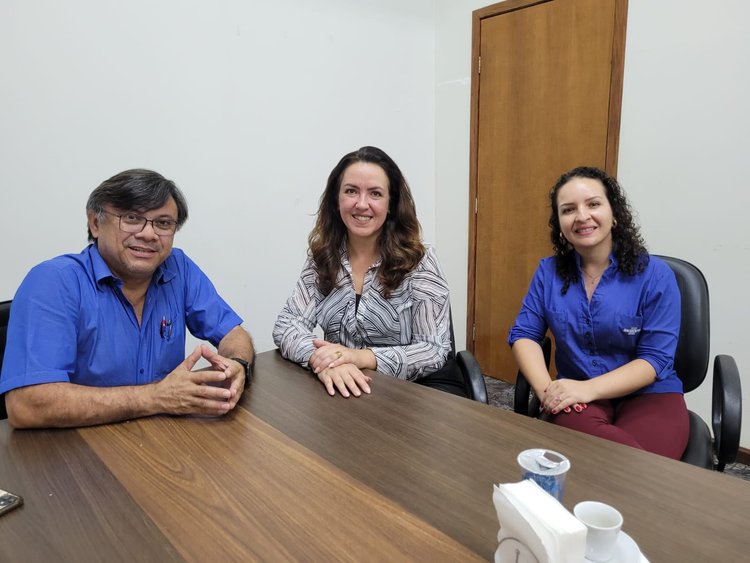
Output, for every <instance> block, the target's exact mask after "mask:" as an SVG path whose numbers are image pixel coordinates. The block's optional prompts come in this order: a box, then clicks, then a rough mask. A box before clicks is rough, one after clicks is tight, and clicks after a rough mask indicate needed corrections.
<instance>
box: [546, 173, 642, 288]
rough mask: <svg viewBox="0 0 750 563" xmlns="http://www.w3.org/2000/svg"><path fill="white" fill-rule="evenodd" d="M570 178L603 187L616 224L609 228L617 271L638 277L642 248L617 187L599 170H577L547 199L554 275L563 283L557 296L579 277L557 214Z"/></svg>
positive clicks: (630, 214)
mask: <svg viewBox="0 0 750 563" xmlns="http://www.w3.org/2000/svg"><path fill="white" fill-rule="evenodd" d="M573 178H591V179H593V180H599V181H600V182H601V183H602V185H603V186H604V193H605V194H606V196H607V200H608V201H609V205H610V206H611V207H612V216H613V218H614V220H615V221H616V222H615V223H614V224H613V226H612V253H613V254H614V255H615V259H616V260H617V269H618V270H619V271H621V272H623V273H625V274H628V275H630V276H634V275H636V274H637V273H640V272H642V271H643V270H644V268H645V267H646V264H648V252H647V250H646V244H645V242H644V241H643V237H642V236H641V232H640V229H639V228H638V225H637V224H636V223H635V220H634V219H633V213H632V210H631V208H630V204H628V201H627V199H626V198H625V193H624V192H623V190H622V188H621V187H620V184H618V183H617V180H615V179H614V178H612V177H611V176H609V175H608V174H607V173H606V172H604V171H603V170H600V169H599V168H594V167H591V166H580V167H578V168H574V169H573V170H570V171H569V172H566V173H565V174H563V175H562V176H560V179H559V180H557V183H556V184H555V185H554V186H553V187H552V190H550V193H549V199H550V206H551V210H550V217H549V226H550V240H551V241H552V249H553V250H554V253H555V258H556V260H555V263H556V269H557V275H559V276H560V277H561V278H562V279H563V282H564V283H563V287H562V291H561V293H562V294H563V295H565V294H566V293H567V292H568V288H569V287H570V284H571V283H572V282H578V280H579V279H580V275H579V273H578V266H577V264H576V259H575V253H576V251H575V249H574V248H573V246H572V245H571V244H570V243H569V242H568V241H567V240H565V238H564V237H563V236H562V231H561V230H560V218H559V216H558V210H557V194H558V193H559V191H560V188H562V187H563V186H564V185H565V184H567V183H568V182H569V181H570V180H572V179H573Z"/></svg>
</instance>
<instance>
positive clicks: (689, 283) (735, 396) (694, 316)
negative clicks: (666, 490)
mask: <svg viewBox="0 0 750 563" xmlns="http://www.w3.org/2000/svg"><path fill="white" fill-rule="evenodd" d="M659 258H661V259H662V260H664V261H665V262H666V263H667V264H668V265H669V267H670V268H671V269H672V271H673V272H674V274H675V277H676V278H677V285H678V287H679V288H680V295H681V312H682V323H681V325H680V336H679V339H678V341H677V351H676V353H675V362H674V363H675V370H676V371H677V375H678V376H679V377H680V379H681V380H682V385H683V388H684V391H685V393H689V392H690V391H692V390H693V389H695V388H697V387H698V386H699V385H700V384H701V383H703V380H704V379H705V378H706V373H707V371H708V360H709V343H710V323H709V302H708V284H707V283H706V278H704V277H703V274H702V273H701V271H700V270H699V269H698V268H696V267H695V266H693V265H692V264H690V263H689V262H686V261H684V260H680V259H679V258H671V257H669V256H659ZM541 345H542V349H543V350H544V353H545V361H546V362H547V365H548V366H549V358H550V341H549V339H548V338H546V337H545V339H544V340H543V341H542V342H541ZM713 376H714V382H713V401H712V405H711V407H712V408H711V426H712V427H713V439H712V437H711V430H709V428H708V425H707V424H706V423H705V422H704V421H703V419H702V418H701V417H699V416H698V415H697V414H695V413H694V412H692V411H688V415H689V417H690V436H689V438H688V445H687V448H686V449H685V453H684V454H682V461H684V462H686V463H690V464H691V465H697V466H698V467H705V468H706V469H717V470H718V471H724V466H725V465H726V464H727V463H733V462H734V461H735V459H736V458H737V451H738V449H739V445H740V430H741V427H742V388H741V385H740V374H739V370H738V369H737V364H736V363H735V361H734V358H732V357H731V356H726V355H718V356H716V358H715V359H714V368H713ZM533 395H534V394H533V393H532V392H531V386H530V385H529V383H528V381H527V380H526V378H525V377H524V376H523V374H522V373H521V372H519V373H518V377H517V379H516V389H515V397H514V405H513V406H514V410H515V412H517V413H520V414H525V415H528V416H539V400H538V399H537V398H536V397H535V396H533Z"/></svg>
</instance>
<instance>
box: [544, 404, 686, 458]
mask: <svg viewBox="0 0 750 563" xmlns="http://www.w3.org/2000/svg"><path fill="white" fill-rule="evenodd" d="M550 420H551V421H552V422H554V423H555V424H559V425H560V426H565V427H566V428H572V429H573V430H578V431H580V432H585V433H586V434H592V435H594V436H599V437H600V438H606V439H607V440H612V441H613V442H619V443H621V444H625V445H628V446H632V447H634V448H638V449H641V450H646V451H649V452H653V453H656V454H659V455H663V456H666V457H670V458H672V459H680V458H681V457H682V454H683V452H684V451H685V447H686V446H687V441H688V434H689V432H690V422H689V420H688V412H687V407H686V406H685V399H684V397H683V395H682V394H681V393H647V394H643V395H635V396H633V397H625V398H622V399H610V400H602V401H594V402H593V403H589V408H587V409H586V410H584V411H582V412H580V413H578V412H575V411H571V412H570V413H564V412H560V413H558V414H556V415H552V416H551V417H550Z"/></svg>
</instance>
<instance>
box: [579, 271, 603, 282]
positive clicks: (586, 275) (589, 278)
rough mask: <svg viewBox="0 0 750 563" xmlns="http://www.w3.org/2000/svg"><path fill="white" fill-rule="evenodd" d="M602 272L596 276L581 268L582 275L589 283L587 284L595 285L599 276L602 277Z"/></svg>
mask: <svg viewBox="0 0 750 563" xmlns="http://www.w3.org/2000/svg"><path fill="white" fill-rule="evenodd" d="M603 273H604V272H602V273H601V274H599V275H598V276H592V275H591V274H589V273H588V272H587V271H586V270H583V276H584V277H585V278H586V279H588V283H589V285H596V282H598V281H599V278H601V277H602V274H603Z"/></svg>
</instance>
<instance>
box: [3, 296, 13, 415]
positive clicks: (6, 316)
mask: <svg viewBox="0 0 750 563" xmlns="http://www.w3.org/2000/svg"><path fill="white" fill-rule="evenodd" d="M10 304H11V301H0V369H2V367H3V357H4V356H5V338H6V336H7V335H8V321H10ZM4 418H8V414H7V413H6V412H5V395H4V394H3V395H0V420H2V419H4Z"/></svg>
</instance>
